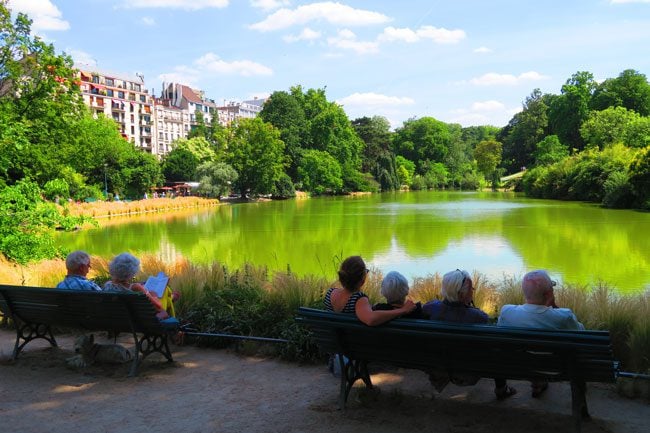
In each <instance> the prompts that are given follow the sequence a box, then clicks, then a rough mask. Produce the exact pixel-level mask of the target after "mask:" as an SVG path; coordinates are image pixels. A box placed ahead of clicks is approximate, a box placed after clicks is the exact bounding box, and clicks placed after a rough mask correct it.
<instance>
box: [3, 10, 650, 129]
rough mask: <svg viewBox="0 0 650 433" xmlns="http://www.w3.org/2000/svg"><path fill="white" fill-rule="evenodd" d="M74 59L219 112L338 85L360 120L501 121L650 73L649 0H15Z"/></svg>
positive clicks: (335, 94)
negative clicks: (588, 76)
mask: <svg viewBox="0 0 650 433" xmlns="http://www.w3.org/2000/svg"><path fill="white" fill-rule="evenodd" d="M9 5H10V8H12V9H13V10H14V11H24V12H26V13H28V14H29V15H30V17H31V18H32V19H33V20H34V24H33V31H34V32H35V33H36V34H37V35H39V36H41V37H43V38H44V39H46V40H47V41H49V42H52V43H54V45H55V47H56V49H57V50H58V51H65V52H66V53H68V54H70V55H72V57H73V58H74V59H75V60H76V61H77V62H81V63H85V64H91V65H96V66H97V68H99V69H101V70H105V71H112V72H116V73H123V74H129V75H133V74H135V73H136V72H137V73H141V74H144V77H145V83H146V86H147V88H149V89H150V91H151V89H153V90H154V92H155V94H156V95H159V94H160V89H161V84H162V82H163V81H176V82H181V83H185V84H190V85H192V86H194V87H197V88H200V89H203V90H204V91H205V92H206V95H207V96H208V97H210V98H212V99H215V100H216V101H217V102H218V103H222V102H223V101H224V100H245V99H251V98H252V97H254V96H261V97H264V96H267V95H268V94H270V93H271V92H273V91H275V90H288V89H289V87H290V86H293V85H297V84H301V85H302V86H303V87H304V88H310V87H314V88H321V87H326V88H327V96H328V99H330V100H335V101H337V102H338V103H340V104H341V105H343V107H344V108H345V110H346V112H347V113H348V115H349V116H350V118H351V119H354V118H357V117H361V116H364V115H368V116H372V115H382V116H385V117H387V118H388V119H389V120H390V121H391V123H392V125H393V126H394V127H398V126H400V125H401V123H402V122H403V121H404V120H406V119H408V118H411V117H423V116H432V117H435V118H436V119H439V120H442V121H444V122H455V123H460V124H462V125H463V126H470V125H483V124H491V125H495V126H503V125H505V124H507V122H508V121H509V120H510V118H511V117H512V115H513V114H514V113H515V112H517V111H518V110H520V109H521V104H522V101H523V100H524V99H525V98H526V96H528V95H529V94H530V93H531V91H532V90H533V89H535V88H540V89H541V90H542V91H543V92H551V93H560V88H561V86H562V84H563V83H564V82H565V81H566V80H567V79H568V78H569V77H570V76H571V75H572V74H573V73H575V72H577V71H583V70H586V71H590V72H592V73H593V74H594V77H595V78H596V79H597V80H599V81H600V80H604V79H606V78H611V77H615V76H617V75H618V74H619V73H620V72H621V71H623V70H624V69H630V68H631V69H635V70H637V71H639V72H641V73H644V74H646V75H648V74H650V46H649V45H648V42H649V41H650V0H571V1H568V0H543V1H542V0H536V1H526V0H454V1H451V0H449V1H434V0H433V1H432V0H400V1H398V0H386V1H380V0H372V1H370V0H341V1H338V2H337V1H320V2H319V1H297V0H84V1H78V0H10V1H9Z"/></svg>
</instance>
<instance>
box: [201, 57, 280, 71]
mask: <svg viewBox="0 0 650 433" xmlns="http://www.w3.org/2000/svg"><path fill="white" fill-rule="evenodd" d="M194 64H195V65H196V66H197V67H198V68H199V69H201V70H203V71H206V72H214V73H217V74H219V75H241V76H244V77H251V76H253V75H272V74H273V70H272V69H271V68H269V67H268V66H264V65H262V64H260V63H256V62H253V61H251V60H234V61H232V62H226V61H225V60H221V59H220V58H219V56H217V55H216V54H214V53H207V54H205V55H203V56H201V57H199V58H198V59H197V60H195V61H194Z"/></svg>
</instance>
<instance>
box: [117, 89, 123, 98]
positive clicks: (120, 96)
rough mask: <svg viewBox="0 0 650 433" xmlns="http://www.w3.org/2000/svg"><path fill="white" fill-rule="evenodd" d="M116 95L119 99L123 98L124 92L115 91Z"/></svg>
mask: <svg viewBox="0 0 650 433" xmlns="http://www.w3.org/2000/svg"><path fill="white" fill-rule="evenodd" d="M117 97H118V98H120V99H124V92H122V91H119V92H117Z"/></svg>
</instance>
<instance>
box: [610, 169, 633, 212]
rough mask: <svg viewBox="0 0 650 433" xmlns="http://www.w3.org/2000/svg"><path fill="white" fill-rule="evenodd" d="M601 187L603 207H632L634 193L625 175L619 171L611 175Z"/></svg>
mask: <svg viewBox="0 0 650 433" xmlns="http://www.w3.org/2000/svg"><path fill="white" fill-rule="evenodd" d="M603 187H604V189H605V197H603V206H605V207H608V208H617V209H623V208H628V207H631V206H633V204H634V192H633V191H632V185H631V184H630V180H629V178H628V176H627V173H624V172H620V171H615V172H613V173H611V174H610V175H609V177H608V178H607V180H606V181H605V184H604V185H603Z"/></svg>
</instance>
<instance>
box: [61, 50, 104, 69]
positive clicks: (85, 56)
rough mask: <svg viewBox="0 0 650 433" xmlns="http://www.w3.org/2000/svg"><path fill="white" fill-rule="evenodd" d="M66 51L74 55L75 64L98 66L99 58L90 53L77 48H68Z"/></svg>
mask: <svg viewBox="0 0 650 433" xmlns="http://www.w3.org/2000/svg"><path fill="white" fill-rule="evenodd" d="M65 52H66V53H67V54H69V55H70V56H71V57H72V59H73V60H74V63H75V65H83V66H88V67H95V66H97V60H95V59H94V58H93V56H92V54H90V53H87V52H85V51H81V50H75V49H68V50H65Z"/></svg>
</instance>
